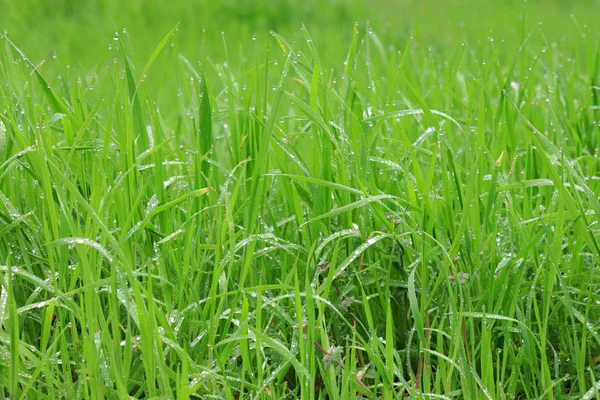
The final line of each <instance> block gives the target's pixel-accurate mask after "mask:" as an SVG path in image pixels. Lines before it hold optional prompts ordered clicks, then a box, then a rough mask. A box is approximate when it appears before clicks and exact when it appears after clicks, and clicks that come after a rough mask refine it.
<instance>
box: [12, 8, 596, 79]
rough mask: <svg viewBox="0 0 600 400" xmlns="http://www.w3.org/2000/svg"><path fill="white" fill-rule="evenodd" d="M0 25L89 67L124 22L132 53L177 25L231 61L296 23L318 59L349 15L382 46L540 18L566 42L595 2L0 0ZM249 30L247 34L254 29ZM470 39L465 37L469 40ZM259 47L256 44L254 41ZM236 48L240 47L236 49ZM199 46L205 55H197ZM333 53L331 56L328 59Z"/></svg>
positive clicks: (191, 48)
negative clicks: (312, 44)
mask: <svg viewBox="0 0 600 400" xmlns="http://www.w3.org/2000/svg"><path fill="white" fill-rule="evenodd" d="M0 10H1V11H0V30H1V31H4V32H6V33H8V36H9V38H11V39H12V40H13V41H14V42H15V43H16V44H17V45H18V46H19V47H20V48H21V49H22V50H23V51H24V52H25V53H26V54H27V55H28V56H29V57H30V58H31V59H33V60H38V61H39V60H41V59H50V58H52V57H57V58H60V60H61V62H62V64H63V65H64V64H70V65H71V66H73V67H75V68H77V67H83V68H85V69H89V68H95V67H97V66H98V65H99V64H103V63H106V61H107V60H110V59H112V57H113V56H112V55H111V53H110V49H111V48H112V47H113V46H114V42H113V37H114V33H115V30H117V31H118V32H119V33H122V32H123V29H125V30H126V32H127V35H128V40H129V42H130V44H131V48H132V52H133V57H134V58H135V59H136V61H138V62H139V61H144V60H145V59H147V57H148V56H149V54H150V53H151V52H152V50H153V49H154V47H155V46H156V44H157V43H158V42H159V41H160V40H161V39H162V37H163V36H164V35H165V33H167V32H168V31H169V30H170V29H171V28H172V27H173V26H174V25H175V24H177V23H180V29H179V32H178V34H177V39H176V46H178V47H179V51H181V52H182V53H183V54H186V55H187V56H189V57H191V58H194V57H196V58H199V57H202V56H210V57H211V58H214V59H215V60H216V62H217V61H218V62H222V61H223V58H224V57H225V50H224V49H225V46H224V41H225V42H226V43H227V47H228V49H229V57H231V58H232V60H231V63H232V64H234V62H236V61H239V60H236V58H237V57H245V56H246V55H248V53H249V52H252V51H254V50H253V49H254V48H255V47H256V46H255V45H252V39H253V37H258V39H259V40H258V41H257V42H256V43H258V44H260V43H264V41H263V42H261V39H264V38H266V37H267V35H268V34H269V31H270V30H274V31H276V32H278V33H280V34H282V35H283V36H284V37H286V38H288V39H289V40H290V41H292V40H293V38H294V37H301V36H299V35H300V29H301V26H302V24H305V26H306V27H307V29H308V30H309V31H310V33H311V35H312V37H313V38H314V39H315V43H316V46H317V49H318V50H319V51H320V52H321V54H323V55H324V57H335V58H339V57H343V55H344V54H345V52H346V49H347V47H348V43H349V38H350V35H351V33H352V28H353V25H354V23H355V22H356V23H358V24H359V26H360V27H361V28H363V29H368V27H371V28H372V29H373V31H374V32H375V33H376V34H377V35H378V36H379V37H380V39H381V41H382V43H384V44H385V45H386V46H397V47H399V48H401V47H402V46H403V45H404V42H405V39H406V38H407V37H408V36H415V37H416V38H417V39H419V40H424V41H426V42H427V43H428V44H429V45H432V46H435V45H436V43H439V44H447V43H446V42H448V41H463V40H467V41H471V42H473V41H479V40H482V39H484V40H485V39H486V38H488V37H492V38H495V39H496V40H502V39H504V40H505V41H507V42H508V43H511V42H515V43H519V42H520V41H521V40H522V39H523V35H525V34H526V33H527V32H530V31H532V30H535V29H537V28H536V27H537V26H538V25H539V24H540V23H541V24H542V27H543V28H542V29H543V32H544V35H545V37H543V38H542V37H539V35H538V37H537V38H536V39H535V40H549V41H561V40H562V41H568V40H570V38H571V37H573V35H580V34H581V30H583V29H586V26H587V27H589V28H593V29H595V27H596V25H597V16H598V15H600V14H599V11H600V2H599V1H597V0H578V1H569V0H526V1H524V0H501V1H494V0H445V1H439V0H421V1H419V0H196V1H184V0H169V1H164V0H130V1H119V0H92V1H80V0H0ZM255 35H256V36H255ZM471 44H473V43H471ZM261 47H262V48H264V46H263V45H261ZM240 48H241V49H243V50H244V51H243V53H244V54H243V55H240V53H239V51H238V50H239V49H240ZM202 52H204V54H202ZM336 61H337V59H336Z"/></svg>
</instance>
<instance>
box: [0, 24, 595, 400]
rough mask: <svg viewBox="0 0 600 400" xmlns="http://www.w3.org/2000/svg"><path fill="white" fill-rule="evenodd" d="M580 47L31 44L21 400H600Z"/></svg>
mask: <svg viewBox="0 0 600 400" xmlns="http://www.w3.org/2000/svg"><path fill="white" fill-rule="evenodd" d="M563 24H564V25H561V26H562V27H563V28H564V27H569V29H571V31H569V37H568V38H566V39H565V40H560V36H559V38H557V39H556V40H554V39H552V38H549V37H548V36H546V35H545V30H544V28H540V27H539V26H532V27H529V25H528V24H527V23H526V22H524V21H522V23H521V25H518V24H515V27H514V31H513V32H514V35H513V36H511V37H510V39H507V40H506V41H504V40H502V39H500V38H495V37H494V36H491V37H487V36H485V37H481V39H480V40H479V41H469V42H461V41H449V42H444V41H432V40H429V39H426V38H422V39H421V40H419V38H418V37H417V38H411V37H410V36H409V35H406V36H397V37H396V39H395V40H393V39H392V37H393V35H392V36H390V34H389V32H388V34H386V35H382V36H378V29H377V26H376V25H375V26H373V29H370V28H368V26H364V25H361V26H357V27H354V29H352V26H351V25H350V26H348V27H346V28H347V29H346V30H345V33H344V34H343V35H342V36H343V37H347V40H345V47H344V48H343V49H341V48H340V47H339V46H337V43H341V42H342V39H341V37H342V36H340V37H337V38H334V39H332V40H334V41H336V40H337V42H335V43H336V48H335V49H334V50H331V52H329V51H328V50H327V46H326V45H327V42H326V38H325V37H324V35H321V34H320V35H319V36H320V38H319V39H318V40H317V39H314V40H313V38H312V37H311V35H310V33H309V30H308V29H307V28H306V27H303V28H302V29H301V30H300V31H299V33H298V34H296V35H295V36H293V37H288V36H280V35H279V34H277V33H272V34H270V35H268V34H267V33H266V31H263V32H262V34H261V32H259V33H258V35H257V37H256V38H255V40H252V39H250V40H249V44H243V45H241V46H240V47H236V46H235V45H228V44H227V40H225V44H224V45H223V46H221V44H220V43H219V44H218V46H220V48H221V49H225V50H219V51H223V52H224V53H223V54H224V55H223V57H222V58H220V59H219V60H220V61H217V60H216V59H215V58H213V57H212V56H211V51H212V50H213V49H214V48H216V47H217V45H216V44H214V43H209V44H206V43H205V44H204V45H203V46H205V47H203V48H202V56H201V57H199V58H198V57H196V58H193V57H192V56H190V55H188V54H186V53H185V52H184V51H181V50H180V49H179V47H178V46H177V38H178V36H180V35H185V33H183V32H178V27H175V28H173V29H172V30H171V31H170V32H168V33H167V34H166V36H165V37H164V39H163V40H162V41H161V40H160V38H159V39H158V40H156V43H158V45H157V46H156V47H155V49H154V50H153V51H148V58H147V59H146V60H143V61H141V62H139V61H137V62H134V61H135V60H136V58H135V56H134V51H132V47H135V46H132V45H131V42H132V41H134V40H135V39H130V38H129V35H128V34H127V33H126V32H124V31H123V30H122V28H120V29H119V30H118V31H117V32H115V33H114V35H112V34H111V37H109V38H108V40H110V43H111V49H110V50H108V51H109V54H110V56H109V57H107V59H108V60H109V61H108V62H104V61H105V60H104V59H103V61H102V62H101V63H100V65H101V67H98V68H92V69H89V66H88V67H85V66H83V67H81V69H78V68H77V67H70V68H67V67H66V66H61V65H60V64H59V63H58V62H56V63H55V64H52V58H51V57H50V58H49V60H48V64H49V66H46V65H40V64H39V61H35V62H34V61H32V60H33V59H36V60H37V59H38V58H37V57H33V56H34V55H33V54H28V56H31V57H32V59H29V58H28V57H27V56H26V55H25V54H24V53H23V52H22V51H21V50H20V47H19V46H20V44H19V43H14V42H12V41H11V40H10V38H11V36H10V35H8V36H3V37H2V39H1V45H2V54H1V55H0V82H1V83H2V84H1V85H0V396H4V397H10V398H28V399H37V398H86V399H87V398H128V397H134V398H177V399H188V398H202V399H210V398H215V399H217V398H219V399H227V400H233V399H240V398H244V399H246V398H249V399H286V398H287V399H331V400H333V399H343V400H345V399H360V398H366V399H379V398H383V399H397V398H405V397H410V398H464V399H505V398H527V399H533V398H535V399H538V398H549V399H554V398H556V399H561V398H586V399H593V398H598V397H600V394H599V393H600V384H599V383H598V379H599V378H600V366H599V364H600V359H599V356H600V333H599V332H598V324H599V322H598V321H599V319H600V292H599V290H598V288H599V287H600V268H599V266H600V263H599V261H600V246H599V243H598V242H599V241H600V231H599V229H600V228H599V224H598V222H599V218H600V217H599V216H600V202H599V195H600V161H599V154H598V153H599V151H598V142H599V140H600V132H599V131H600V126H599V122H600V115H599V110H600V100H599V95H600V93H599V92H600V87H599V85H598V83H597V80H598V62H599V61H598V60H600V53H599V51H598V48H599V47H598V46H599V45H598V43H599V42H598V39H599V35H598V33H599V32H598V30H597V29H596V28H590V27H587V26H583V24H580V23H578V20H577V19H576V18H573V19H571V20H569V21H566V22H563ZM184 29H185V28H182V30H184ZM565 29H566V28H565ZM549 30H550V31H551V34H552V32H560V30H561V27H557V26H552V27H550V28H549ZM111 33H112V32H111ZM294 37H295V40H294ZM225 38H226V35H225ZM102 46H103V48H104V45H102ZM248 46H250V47H248ZM215 52H217V50H215ZM234 53H235V55H234ZM219 54H220V53H219ZM342 54H343V56H339V55H342ZM230 55H231V58H230ZM88 56H89V55H88ZM59 59H60V56H59ZM89 71H91V72H89Z"/></svg>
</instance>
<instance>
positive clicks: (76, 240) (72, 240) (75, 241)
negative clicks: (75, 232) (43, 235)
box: [50, 237, 113, 263]
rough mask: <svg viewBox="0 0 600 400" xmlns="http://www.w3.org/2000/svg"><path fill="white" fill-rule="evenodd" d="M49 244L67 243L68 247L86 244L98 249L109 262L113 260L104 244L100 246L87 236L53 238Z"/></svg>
mask: <svg viewBox="0 0 600 400" xmlns="http://www.w3.org/2000/svg"><path fill="white" fill-rule="evenodd" d="M50 244H51V245H53V246H64V245H67V246H69V248H71V247H73V246H75V245H83V246H88V247H91V248H93V249H95V250H98V251H99V252H100V254H102V255H103V256H104V257H106V259H107V260H108V262H111V263H112V262H113V257H112V256H111V255H110V253H109V251H108V250H106V248H105V247H104V246H102V245H101V244H100V243H98V242H95V241H93V240H91V239H88V238H81V237H68V238H62V239H58V240H55V241H53V242H52V243H50Z"/></svg>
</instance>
